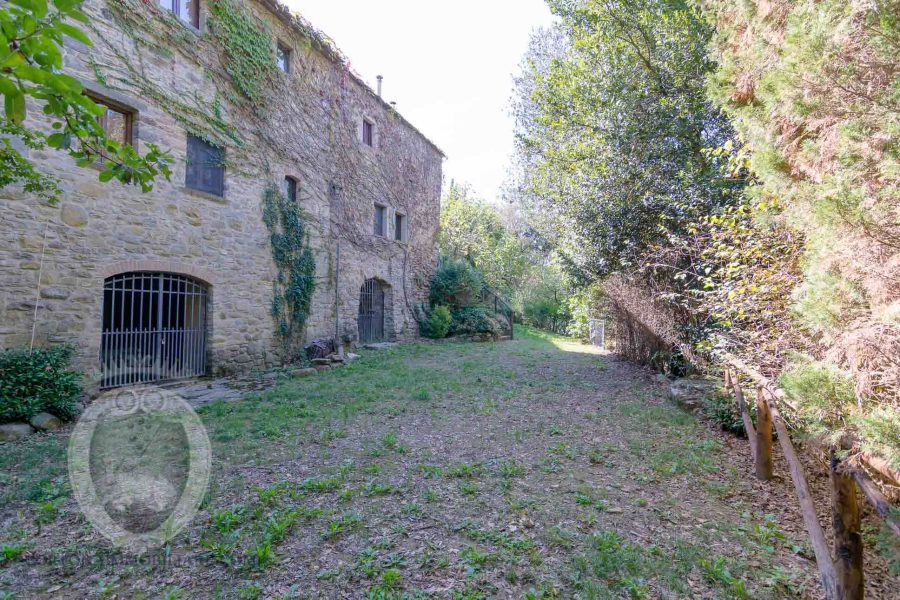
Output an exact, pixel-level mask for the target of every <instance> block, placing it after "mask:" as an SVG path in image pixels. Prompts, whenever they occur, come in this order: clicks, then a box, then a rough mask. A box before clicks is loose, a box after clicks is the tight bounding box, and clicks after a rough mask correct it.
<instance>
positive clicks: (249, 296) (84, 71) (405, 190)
mask: <svg viewBox="0 0 900 600" xmlns="http://www.w3.org/2000/svg"><path fill="white" fill-rule="evenodd" d="M85 10H86V12H87V13H88V14H89V15H90V17H91V23H90V25H89V26H87V32H88V33H89V35H90V36H91V38H92V40H94V45H93V46H92V47H87V46H84V45H81V44H80V43H78V42H74V41H71V40H67V42H66V48H65V65H66V72H68V73H70V74H72V75H74V76H76V77H78V78H79V79H81V80H82V81H83V83H84V85H85V87H86V90H87V91H88V93H89V94H90V95H91V96H92V97H93V98H94V99H95V100H96V101H97V102H98V103H101V104H104V105H105V106H107V107H108V109H107V112H106V115H105V117H104V126H105V128H106V130H107V132H108V134H109V135H111V136H114V137H115V138H116V139H119V140H121V141H124V142H130V143H132V144H134V145H135V147H136V148H138V149H139V150H141V151H142V149H143V148H145V144H147V143H155V144H157V145H159V146H160V147H161V148H163V149H166V150H169V151H170V152H171V154H172V155H173V157H174V158H175V161H174V165H173V176H172V177H171V180H170V181H165V180H164V179H160V180H158V182H157V184H156V185H155V187H154V189H153V190H152V191H151V192H148V193H142V192H141V190H140V189H139V188H137V187H136V186H131V185H123V184H120V183H117V182H115V181H113V182H110V183H100V182H99V181H98V170H97V169H92V168H91V167H83V168H79V167H77V166H76V165H75V164H74V161H73V160H72V159H70V158H69V157H68V156H67V155H65V154H64V153H61V152H56V151H47V152H34V151H32V152H31V155H30V156H29V158H30V159H31V160H32V161H33V162H34V163H35V164H36V166H37V167H38V168H39V169H42V170H44V171H45V172H49V173H51V174H53V175H55V176H57V177H58V178H59V179H60V187H61V188H62V190H63V194H62V197H61V199H60V201H59V203H57V204H55V205H50V204H48V203H46V202H42V201H39V200H38V199H36V198H34V197H32V196H30V195H28V194H26V193H24V192H22V191H21V190H17V189H14V188H7V189H3V190H0V267H2V269H0V283H2V286H0V346H2V347H14V346H22V345H28V344H29V343H31V342H32V337H33V338H34V342H35V343H36V344H48V343H63V342H68V343H74V344H75V345H76V346H77V348H78V363H79V364H78V366H79V367H81V368H83V369H85V370H86V371H87V372H88V373H89V374H90V375H91V376H92V377H93V381H94V382H96V385H97V386H99V387H101V388H102V387H115V386H119V385H126V384H131V383H136V382H146V381H161V380H169V379H178V378H184V377H190V376H196V375H203V374H215V373H225V372H241V371H247V370H249V369H254V368H264V367H271V366H277V365H279V364H283V363H284V362H286V361H288V360H290V358H291V355H292V354H294V353H297V352H298V349H302V347H303V345H304V344H306V343H308V342H309V341H311V340H315V339H323V338H328V339H338V340H342V341H343V342H345V343H346V342H350V343H356V342H360V341H361V342H374V341H404V340H409V339H412V338H415V337H417V336H418V327H417V323H416V321H415V318H414V315H415V310H416V307H417V306H418V305H419V304H421V303H422V302H424V301H425V300H426V298H427V290H428V285H429V281H430V279H431V276H432V274H433V271H434V269H435V268H436V265H437V249H436V239H437V231H438V218H439V210H440V193H441V177H442V176H441V168H442V161H443V155H442V153H441V151H440V150H439V149H438V148H437V147H436V146H435V145H434V144H433V143H431V142H430V141H429V140H428V139H427V138H426V137H425V136H424V135H422V134H421V133H420V132H419V131H418V130H416V129H415V128H414V127H413V126H412V125H411V124H410V123H408V122H407V121H406V120H405V119H404V118H403V117H401V116H400V114H399V113H398V112H397V110H395V108H394V107H393V106H392V105H391V104H390V103H388V102H386V101H385V100H383V99H382V98H381V96H380V89H379V90H378V91H373V90H372V89H371V88H369V87H368V86H367V85H366V84H365V83H363V82H362V80H361V79H360V78H359V77H358V76H356V75H354V73H353V72H352V71H351V70H350V69H349V68H348V66H347V61H346V60H345V59H344V58H343V57H342V56H341V55H340V53H339V52H338V51H337V50H336V49H335V48H334V46H333V45H332V44H331V43H330V41H329V40H328V39H327V38H326V37H325V36H323V35H322V34H320V33H319V32H318V31H316V30H315V29H314V28H313V27H312V26H311V25H310V24H309V23H307V22H306V21H305V20H304V19H302V18H301V17H300V16H297V15H295V14H292V13H291V12H290V11H288V9H287V8H285V7H284V6H282V5H280V4H279V3H278V2H276V1H275V0H87V1H86V3H85ZM380 87H381V84H380V81H379V88H380ZM40 115H41V113H40V111H39V110H29V119H32V120H35V121H33V122H32V125H35V126H38V127H41V126H45V125H46V124H42V123H41V122H40V121H39V119H40ZM267 211H270V212H268V213H267ZM267 214H268V216H267ZM273 215H274V216H273ZM292 219H293V220H292ZM301 228H302V229H301ZM279 251H281V252H282V255H281V256H280V257H279V256H278V252H279ZM285 253H286V254H287V258H285V256H284V254H285ZM304 257H305V258H306V259H310V258H311V260H306V263H307V264H308V265H309V268H308V269H306V270H305V271H303V270H298V269H297V268H295V267H292V266H291V264H292V261H293V263H298V261H299V263H302V262H303V260H304ZM286 265H287V266H286ZM313 265H314V267H313ZM310 281H312V282H314V291H313V292H312V295H311V298H310V297H308V296H307V298H306V299H305V300H306V301H308V305H305V304H304V301H303V299H302V298H301V299H299V300H298V299H297V298H298V296H297V295H296V291H297V289H299V288H303V285H304V283H305V282H306V283H308V282H310ZM310 287H312V286H310ZM303 289H307V290H308V289H309V288H308V287H307V288H303ZM292 294H295V295H292ZM301 295H302V294H301Z"/></svg>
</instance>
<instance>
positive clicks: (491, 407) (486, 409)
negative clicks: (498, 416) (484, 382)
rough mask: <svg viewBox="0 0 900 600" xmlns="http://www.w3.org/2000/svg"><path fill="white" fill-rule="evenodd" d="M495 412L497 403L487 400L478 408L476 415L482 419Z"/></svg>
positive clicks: (490, 399) (491, 399)
mask: <svg viewBox="0 0 900 600" xmlns="http://www.w3.org/2000/svg"><path fill="white" fill-rule="evenodd" d="M495 412H497V401H496V400H494V399H493V398H488V399H487V400H485V401H484V402H482V403H481V406H479V407H478V414H480V415H481V416H483V417H489V416H491V415H493V414H494V413H495Z"/></svg>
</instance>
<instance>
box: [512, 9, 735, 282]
mask: <svg viewBox="0 0 900 600" xmlns="http://www.w3.org/2000/svg"><path fill="white" fill-rule="evenodd" d="M550 6H551V8H552V9H553V11H554V12H555V13H556V14H557V15H558V16H559V17H560V19H561V22H560V25H559V26H558V28H557V29H556V30H551V31H545V32H543V33H542V34H540V35H539V36H538V37H537V38H536V40H535V42H534V43H533V44H532V48H531V51H530V53H529V55H528V56H527V57H526V60H525V63H524V65H523V66H524V73H523V75H522V76H521V77H520V78H519V80H518V99H517V102H516V107H515V108H516V115H517V119H518V150H519V158H520V161H521V163H522V164H521V167H522V168H521V169H520V170H521V172H522V174H523V175H522V181H521V192H522V195H523V196H524V197H525V198H527V199H531V200H532V201H536V202H537V203H538V205H539V209H540V210H541V211H543V212H545V213H546V214H549V215H551V216H552V220H551V222H550V223H549V226H550V227H551V228H552V232H551V235H553V236H554V237H557V238H559V239H558V244H559V246H560V247H561V248H562V249H563V250H564V251H565V252H566V253H567V254H568V256H569V257H570V258H571V260H572V262H573V263H574V264H575V265H577V266H578V267H579V268H581V269H582V270H584V271H586V272H587V273H589V274H591V275H594V276H601V277H602V276H605V275H608V274H610V273H613V272H616V271H619V270H623V269H633V268H636V267H637V266H638V265H639V264H640V263H641V260H642V257H643V256H644V255H645V253H646V252H647V251H648V250H649V249H651V248H654V247H657V246H659V245H661V244H666V243H667V242H668V238H669V237H670V236H672V235H678V234H679V233H682V232H684V231H685V230H686V228H687V227H688V224H689V223H691V222H693V221H694V220H695V219H696V218H697V217H698V216H699V215H703V214H708V213H709V212H711V211H712V210H714V209H715V208H716V207H718V206H720V205H723V204H726V203H728V202H729V200H730V196H729V191H730V189H731V187H732V186H729V185H728V182H723V181H722V180H721V178H720V177H719V176H718V171H717V168H716V162H717V159H716V158H714V157H710V156H709V155H708V154H707V153H704V149H705V148H709V147H716V146H721V145H723V144H724V143H725V142H726V141H727V140H729V139H731V137H732V130H731V127H730V125H729V123H728V121H727V119H725V117H724V115H723V114H722V113H721V112H720V111H719V109H718V108H716V107H715V106H714V105H713V104H712V103H711V102H710V101H709V99H708V98H707V97H706V93H705V77H706V75H707V74H708V73H709V72H710V71H711V69H712V68H713V64H712V63H711V62H710V61H709V59H708V58H707V53H706V44H707V42H708V40H709V38H710V35H711V33H712V31H711V28H710V26H709V25H708V24H707V23H706V22H705V21H704V20H703V19H702V18H701V17H700V15H699V14H698V13H697V12H696V10H694V9H693V8H691V7H690V6H688V5H687V3H684V2H663V1H657V0H588V1H586V2H583V1H576V0H552V1H551V2H550Z"/></svg>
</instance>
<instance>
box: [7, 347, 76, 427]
mask: <svg viewBox="0 0 900 600" xmlns="http://www.w3.org/2000/svg"><path fill="white" fill-rule="evenodd" d="M74 352H75V348H74V347H72V346H53V347H50V348H36V349H34V350H29V349H27V348H14V349H10V350H4V351H2V352H0V423H8V422H10V421H27V420H28V419H30V418H31V417H33V416H34V415H36V414H38V413H40V412H48V413H51V414H53V415H56V416H57V417H59V418H61V419H71V418H72V417H74V416H75V414H76V412H77V411H76V404H75V402H76V400H77V399H78V397H79V396H80V395H81V393H82V389H81V374H80V373H77V372H75V371H72V370H70V369H69V363H70V362H71V360H72V355H73V354H74Z"/></svg>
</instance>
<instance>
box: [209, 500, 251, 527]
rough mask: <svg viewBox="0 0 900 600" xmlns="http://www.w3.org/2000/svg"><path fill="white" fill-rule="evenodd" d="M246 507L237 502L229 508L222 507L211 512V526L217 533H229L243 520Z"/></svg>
mask: <svg viewBox="0 0 900 600" xmlns="http://www.w3.org/2000/svg"><path fill="white" fill-rule="evenodd" d="M245 512H246V509H245V508H244V506H242V505H240V504H238V505H235V506H232V507H231V508H223V509H220V510H217V511H215V512H214V513H213V514H212V522H213V527H215V528H216V529H217V530H218V531H219V533H231V532H232V531H234V529H235V528H236V527H238V526H239V525H240V524H241V522H242V521H243V520H244V514H245Z"/></svg>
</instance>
